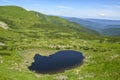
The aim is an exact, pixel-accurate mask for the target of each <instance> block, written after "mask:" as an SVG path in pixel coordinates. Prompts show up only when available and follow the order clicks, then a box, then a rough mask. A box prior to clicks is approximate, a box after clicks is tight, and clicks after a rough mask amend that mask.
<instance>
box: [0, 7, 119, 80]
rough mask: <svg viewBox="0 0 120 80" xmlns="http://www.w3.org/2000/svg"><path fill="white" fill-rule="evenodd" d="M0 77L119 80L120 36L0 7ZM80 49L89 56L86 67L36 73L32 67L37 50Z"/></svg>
mask: <svg viewBox="0 0 120 80" xmlns="http://www.w3.org/2000/svg"><path fill="white" fill-rule="evenodd" d="M0 21H3V22H5V23H6V24H8V26H9V28H10V29H8V30H5V29H3V28H1V27H0V42H1V43H4V44H5V45H2V46H1V45H0V80H61V79H65V80H119V79H120V77H119V75H120V71H119V69H120V67H119V66H120V63H119V62H120V37H119V36H118V37H107V36H100V35H98V34H97V33H96V32H93V31H92V30H89V29H86V28H84V27H81V26H79V25H78V24H76V23H70V22H68V21H66V20H64V19H62V18H59V17H57V16H47V15H44V14H40V13H36V12H34V11H26V10H25V9H23V8H20V7H16V6H12V7H11V6H0ZM69 49H70V50H77V51H80V52H82V53H83V55H84V56H85V59H84V63H83V65H82V66H79V67H76V68H74V69H71V70H66V71H65V72H63V73H56V74H36V73H34V72H32V71H29V70H28V68H27V67H28V66H29V65H30V64H31V63H32V62H33V57H34V55H35V54H36V53H40V54H41V55H46V56H48V55H50V54H53V53H55V52H56V51H59V50H69Z"/></svg>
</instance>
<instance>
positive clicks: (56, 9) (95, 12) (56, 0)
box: [0, 0, 120, 20]
mask: <svg viewBox="0 0 120 80" xmlns="http://www.w3.org/2000/svg"><path fill="white" fill-rule="evenodd" d="M0 2H1V3H0V6H7V5H15V6H20V7H23V8H25V9H27V10H34V11H38V12H41V13H44V14H47V15H55V16H66V17H76V18H93V19H110V20H120V15H119V14H120V0H114V1H113V0H104V1H101V0H40V1H39V0H25V1H24V0H19V1H17V0H10V1H9V0H0Z"/></svg>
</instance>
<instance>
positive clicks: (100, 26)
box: [63, 17, 120, 36]
mask: <svg viewBox="0 0 120 80" xmlns="http://www.w3.org/2000/svg"><path fill="white" fill-rule="evenodd" d="M63 18H65V19H67V20H69V21H71V22H76V23H78V24H80V25H83V26H84V27H87V28H89V29H93V30H95V31H97V32H99V33H100V34H101V35H108V36H120V32H119V31H120V20H106V19H86V18H85V19H83V18H74V17H63ZM116 29H118V30H117V31H114V30H116ZM108 30H110V31H108ZM111 31H112V33H111Z"/></svg>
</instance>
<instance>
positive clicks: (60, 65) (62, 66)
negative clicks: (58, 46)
mask: <svg viewBox="0 0 120 80" xmlns="http://www.w3.org/2000/svg"><path fill="white" fill-rule="evenodd" d="M83 59H84V56H83V55H82V53H81V52H78V51H73V50H64V51H58V52H56V53H55V54H52V55H50V56H41V55H40V54H36V55H35V56H34V62H33V63H32V64H31V66H29V67H28V68H29V69H30V70H31V71H35V72H37V73H52V72H58V71H64V70H66V69H69V68H73V67H75V66H76V65H79V64H81V63H82V62H83Z"/></svg>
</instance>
